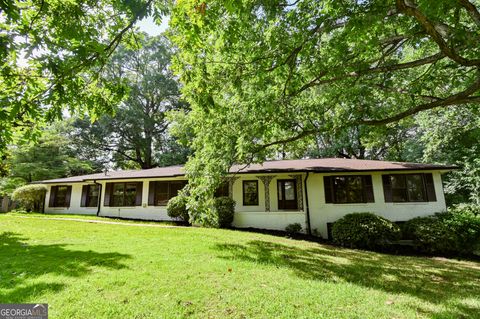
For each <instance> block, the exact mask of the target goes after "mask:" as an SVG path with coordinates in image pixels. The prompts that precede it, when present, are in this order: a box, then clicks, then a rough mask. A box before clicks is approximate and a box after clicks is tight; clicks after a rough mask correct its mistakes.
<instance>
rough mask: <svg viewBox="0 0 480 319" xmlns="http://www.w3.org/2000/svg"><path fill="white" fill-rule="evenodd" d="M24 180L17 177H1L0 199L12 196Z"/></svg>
mask: <svg viewBox="0 0 480 319" xmlns="http://www.w3.org/2000/svg"><path fill="white" fill-rule="evenodd" d="M24 184H25V180H24V179H23V178H19V177H3V178H0V197H3V196H12V193H13V191H14V190H15V189H16V188H18V187H20V186H22V185H24Z"/></svg>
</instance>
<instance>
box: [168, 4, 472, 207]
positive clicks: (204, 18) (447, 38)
mask: <svg viewBox="0 0 480 319" xmlns="http://www.w3.org/2000/svg"><path fill="white" fill-rule="evenodd" d="M478 9H479V2H478V1H473V2H472V1H467V0H458V1H437V0H421V1H405V0H396V1H392V0H390V1H380V0H367V1H351V0H350V1H337V0H335V1H334V0H330V1H329V0H327V1H308V0H303V1H302V0H298V1H248V0H244V1H237V2H235V3H232V2H230V1H220V0H219V1H209V2H208V3H207V2H200V3H199V2H196V1H184V2H178V3H177V4H176V6H175V7H174V9H173V13H172V17H171V23H170V24H171V28H172V30H171V38H172V39H173V41H174V43H175V44H176V45H177V46H178V48H179V53H178V55H177V56H176V57H175V64H174V66H175V69H176V72H177V73H178V74H179V75H180V77H181V80H182V82H183V84H184V87H183V94H184V96H185V97H186V99H187V100H188V101H189V102H190V104H191V107H192V111H191V112H190V114H189V115H188V116H187V117H186V118H185V117H184V116H183V115H180V117H181V122H180V123H181V124H180V125H182V126H183V127H184V129H183V130H188V131H192V132H193V135H194V139H193V141H192V142H191V145H192V147H193V149H194V151H195V158H194V159H193V160H192V161H190V162H189V163H188V165H187V170H188V172H189V175H190V178H191V185H192V186H191V187H192V189H193V190H194V196H193V198H194V201H195V202H196V203H197V205H200V206H201V205H204V204H202V203H206V201H204V200H199V199H200V198H201V199H204V198H207V197H208V196H209V195H211V193H212V191H211V189H212V188H213V187H212V185H214V184H217V183H218V182H219V180H220V178H221V176H222V175H223V174H224V173H225V172H226V171H227V170H228V168H229V167H230V166H231V165H232V164H233V163H235V162H241V163H249V162H251V161H261V160H263V159H265V158H268V157H269V156H273V155H274V154H276V152H278V151H279V150H281V151H282V152H285V153H287V154H288V153H289V152H291V153H294V152H295V151H296V150H297V148H298V145H299V144H300V143H302V142H304V141H305V140H307V139H311V138H313V136H315V135H318V134H319V133H324V134H325V135H328V134H337V133H338V132H343V131H345V130H349V129H351V128H352V127H358V126H360V127H365V126H368V127H371V126H373V127H378V130H380V131H381V130H384V129H385V127H390V126H391V125H396V124H395V123H397V122H399V121H404V120H408V119H409V118H410V117H411V116H412V115H415V114H418V113H419V112H423V111H426V110H433V109H438V108H445V107H465V106H466V105H471V104H476V103H478V102H480V95H479V89H480V71H479V67H480V46H478V43H479V40H480V39H479V33H478V32H479V30H480V14H479V11H478ZM369 130H373V131H375V128H374V129H369ZM199 185H202V186H209V187H198V186H199ZM206 205H209V204H208V203H207V204H206Z"/></svg>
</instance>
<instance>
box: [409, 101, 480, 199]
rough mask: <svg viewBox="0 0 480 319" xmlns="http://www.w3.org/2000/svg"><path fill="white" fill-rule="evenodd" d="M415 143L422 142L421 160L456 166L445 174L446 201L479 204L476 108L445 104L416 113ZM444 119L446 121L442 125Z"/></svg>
mask: <svg viewBox="0 0 480 319" xmlns="http://www.w3.org/2000/svg"><path fill="white" fill-rule="evenodd" d="M417 123H418V125H419V131H418V134H417V136H416V137H415V136H414V137H412V139H415V138H417V137H419V138H418V141H417V143H419V144H423V145H424V149H425V150H424V155H423V158H422V160H423V161H427V162H439V163H448V164H455V165H458V166H459V167H460V169H458V170H455V171H453V172H451V173H449V174H447V175H446V176H445V178H444V181H445V198H446V200H447V203H448V204H449V205H451V204H458V203H463V202H471V203H476V204H477V205H479V204H480V160H479V158H480V147H478V141H479V139H480V108H479V107H478V104H477V105H472V106H470V107H467V108H454V107H450V108H445V109H439V110H432V111H430V112H428V113H425V114H421V115H419V116H417ZM445 123H448V125H445Z"/></svg>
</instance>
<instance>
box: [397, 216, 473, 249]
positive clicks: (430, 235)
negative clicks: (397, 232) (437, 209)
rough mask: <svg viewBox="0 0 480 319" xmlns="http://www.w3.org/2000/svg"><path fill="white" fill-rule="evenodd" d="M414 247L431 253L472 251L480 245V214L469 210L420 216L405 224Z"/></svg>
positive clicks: (405, 233) (406, 235)
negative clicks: (474, 213)
mask: <svg viewBox="0 0 480 319" xmlns="http://www.w3.org/2000/svg"><path fill="white" fill-rule="evenodd" d="M402 232H403V236H404V237H405V238H408V239H412V240H413V242H414V245H415V248H416V249H418V250H419V251H421V252H424V253H430V254H447V255H451V254H455V255H457V254H471V253H472V252H474V251H475V250H477V249H478V248H479V247H480V246H479V244H480V218H479V217H476V216H475V215H473V214H472V213H470V212H468V211H463V212H462V211H456V212H451V213H438V214H436V215H434V216H427V217H417V218H414V219H411V220H409V221H407V222H406V223H405V224H404V225H403V226H402Z"/></svg>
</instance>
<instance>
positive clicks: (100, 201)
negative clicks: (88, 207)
mask: <svg viewBox="0 0 480 319" xmlns="http://www.w3.org/2000/svg"><path fill="white" fill-rule="evenodd" d="M93 183H94V184H96V185H98V203H97V216H98V215H99V214H100V204H101V203H102V184H100V183H97V181H95V180H93Z"/></svg>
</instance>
